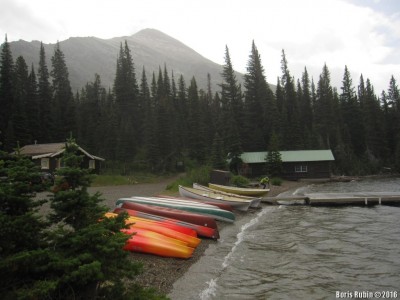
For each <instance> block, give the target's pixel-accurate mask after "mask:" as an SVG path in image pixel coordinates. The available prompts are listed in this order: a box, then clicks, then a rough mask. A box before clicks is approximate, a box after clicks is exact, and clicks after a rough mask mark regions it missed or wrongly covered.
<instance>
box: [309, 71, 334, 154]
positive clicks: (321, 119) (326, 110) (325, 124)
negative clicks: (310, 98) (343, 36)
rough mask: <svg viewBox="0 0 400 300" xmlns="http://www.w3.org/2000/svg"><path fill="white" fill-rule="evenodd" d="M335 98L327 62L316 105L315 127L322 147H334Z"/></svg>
mask: <svg viewBox="0 0 400 300" xmlns="http://www.w3.org/2000/svg"><path fill="white" fill-rule="evenodd" d="M333 102H334V99H333V89H332V86H331V76H330V72H329V70H328V67H327V66H326V64H325V65H324V67H323V69H322V74H321V75H320V77H319V81H318V86H317V93H316V99H315V107H314V112H315V114H314V119H315V129H316V132H317V134H318V135H319V138H320V145H319V148H320V149H329V148H332V146H333V145H332V144H333V139H334V138H335V137H334V136H335V135H336V123H335V120H334V103H333Z"/></svg>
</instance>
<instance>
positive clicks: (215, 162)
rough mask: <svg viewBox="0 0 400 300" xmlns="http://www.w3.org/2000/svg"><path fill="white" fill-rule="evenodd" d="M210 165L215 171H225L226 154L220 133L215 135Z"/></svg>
mask: <svg viewBox="0 0 400 300" xmlns="http://www.w3.org/2000/svg"><path fill="white" fill-rule="evenodd" d="M210 160H211V161H210V164H211V166H212V167H213V168H214V169H217V170H225V169H226V166H227V163H226V153H225V151H224V148H223V141H222V139H221V137H220V136H219V134H218V133H216V134H215V137H214V140H213V143H212V149H211V158H210Z"/></svg>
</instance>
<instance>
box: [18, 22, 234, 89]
mask: <svg viewBox="0 0 400 300" xmlns="http://www.w3.org/2000/svg"><path fill="white" fill-rule="evenodd" d="M125 41H127V43H128V46H129V48H130V50H131V53H132V57H133V63H134V65H135V68H136V75H137V79H138V83H139V84H140V78H141V74H142V70H143V67H144V68H145V71H146V76H147V80H148V82H151V79H152V73H153V72H155V74H156V78H157V76H158V71H159V67H161V69H162V71H164V65H166V66H167V70H168V72H169V75H170V78H171V72H172V71H173V72H174V78H175V82H177V81H178V79H179V76H180V75H181V74H182V75H183V77H184V79H185V82H186V85H187V86H188V85H189V83H190V80H191V79H192V77H193V76H194V77H195V78H196V81H197V85H198V87H199V88H202V89H204V90H206V88H207V74H208V73H210V75H211V85H212V89H213V92H216V91H219V88H218V84H220V83H221V81H222V79H221V74H220V73H221V72H222V66H221V65H219V64H216V63H214V62H212V61H211V60H209V59H207V58H205V57H203V56H201V55H200V54H199V53H197V52H196V51H194V50H193V49H191V48H189V47H188V46H186V45H184V44H183V43H181V42H180V41H178V40H176V39H174V38H172V37H170V36H168V35H166V34H164V33H162V32H161V31H158V30H155V29H144V30H141V31H139V32H138V33H136V34H134V35H131V36H126V37H116V38H112V39H100V38H96V37H72V38H69V39H67V40H65V41H61V42H59V44H60V49H61V51H62V52H63V53H64V55H65V61H66V64H67V67H68V71H69V79H70V81H71V86H72V89H73V91H74V92H75V91H77V90H80V89H81V88H82V87H83V86H84V85H85V84H86V83H87V82H90V81H93V80H94V74H95V73H97V74H99V75H100V78H101V81H102V84H103V86H104V87H106V88H109V87H110V88H112V86H113V82H114V78H115V71H116V62H117V57H118V54H119V49H120V45H121V43H122V44H124V43H125ZM43 46H44V48H45V52H46V60H47V67H48V68H49V70H51V57H52V56H53V54H54V46H55V44H43ZM10 48H11V51H12V54H13V57H14V59H16V58H17V57H18V56H20V55H22V56H23V57H24V59H25V61H26V63H27V65H28V66H29V67H30V66H31V65H32V63H33V65H34V67H35V71H36V72H37V69H38V63H39V51H40V42H39V41H32V42H26V41H23V40H19V41H16V42H10ZM223 53H224V49H221V55H223ZM237 78H238V80H239V81H240V82H241V81H242V74H240V73H237Z"/></svg>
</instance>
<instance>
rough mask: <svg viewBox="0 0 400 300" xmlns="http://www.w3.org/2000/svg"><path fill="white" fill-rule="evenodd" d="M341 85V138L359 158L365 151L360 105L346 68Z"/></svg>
mask: <svg viewBox="0 0 400 300" xmlns="http://www.w3.org/2000/svg"><path fill="white" fill-rule="evenodd" d="M342 84H343V85H342V87H341V89H342V93H341V94H340V106H341V115H342V117H343V126H344V129H343V131H344V132H345V134H344V135H343V138H344V139H345V140H347V143H348V144H349V146H350V147H351V148H352V149H353V150H354V152H355V153H356V154H357V155H358V156H360V155H362V154H363V153H364V151H365V144H364V141H365V138H364V124H363V119H362V115H361V107H360V103H359V101H358V99H357V96H356V93H355V90H354V87H353V85H352V79H351V75H350V72H349V70H348V68H347V66H345V70H344V75H343V81H342ZM346 136H347V138H346Z"/></svg>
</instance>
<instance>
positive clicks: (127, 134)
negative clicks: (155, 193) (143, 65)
mask: <svg viewBox="0 0 400 300" xmlns="http://www.w3.org/2000/svg"><path fill="white" fill-rule="evenodd" d="M113 91H114V95H115V101H116V105H117V110H118V116H119V124H118V132H117V133H118V136H117V145H116V148H117V149H118V151H117V158H118V159H119V160H121V161H124V162H127V161H128V160H133V158H134V156H135V154H136V151H137V144H136V142H137V138H138V129H139V127H138V126H137V122H136V118H137V116H138V86H137V81H136V74H135V68H134V64H133V61H132V55H131V51H130V49H129V47H128V43H127V41H125V45H124V47H122V44H121V45H120V52H119V57H118V60H117V70H116V76H115V81H114V88H113Z"/></svg>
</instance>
